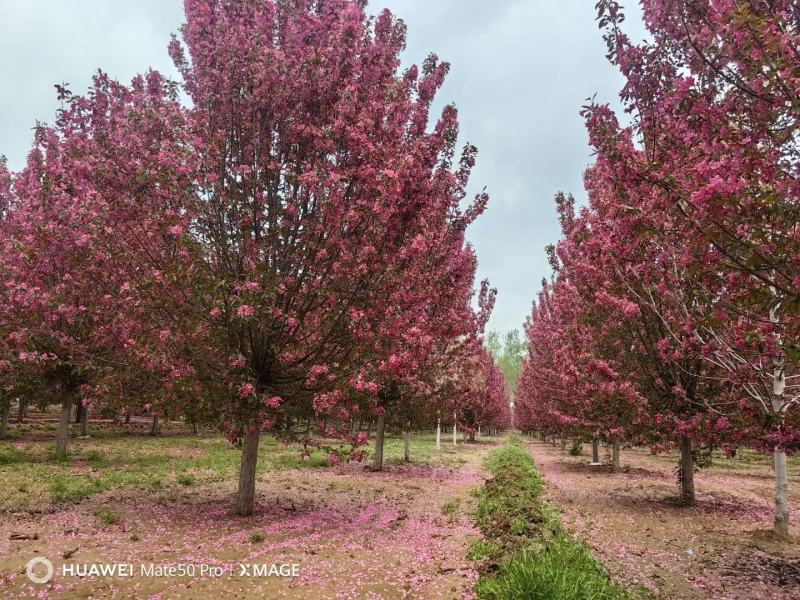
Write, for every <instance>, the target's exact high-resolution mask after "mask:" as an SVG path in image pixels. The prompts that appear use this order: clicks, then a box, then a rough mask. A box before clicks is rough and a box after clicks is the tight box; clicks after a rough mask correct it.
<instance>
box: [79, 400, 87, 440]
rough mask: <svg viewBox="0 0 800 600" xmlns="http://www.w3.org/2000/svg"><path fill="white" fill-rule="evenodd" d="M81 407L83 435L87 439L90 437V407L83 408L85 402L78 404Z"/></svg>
mask: <svg viewBox="0 0 800 600" xmlns="http://www.w3.org/2000/svg"><path fill="white" fill-rule="evenodd" d="M78 404H79V405H80V406H81V435H82V436H83V437H86V436H87V435H89V407H88V406H83V402H78Z"/></svg>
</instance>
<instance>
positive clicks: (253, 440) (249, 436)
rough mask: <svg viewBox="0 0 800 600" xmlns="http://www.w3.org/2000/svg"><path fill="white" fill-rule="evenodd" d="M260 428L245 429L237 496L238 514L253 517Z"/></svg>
mask: <svg viewBox="0 0 800 600" xmlns="http://www.w3.org/2000/svg"><path fill="white" fill-rule="evenodd" d="M260 437H261V430H260V429H259V428H258V427H253V428H252V430H251V428H249V427H245V430H244V444H243V445H242V462H241V466H240V467H239V491H238V492H237V494H236V514H237V515H243V516H246V515H252V514H253V505H254V503H255V497H256V464H257V463H258V440H259V438H260Z"/></svg>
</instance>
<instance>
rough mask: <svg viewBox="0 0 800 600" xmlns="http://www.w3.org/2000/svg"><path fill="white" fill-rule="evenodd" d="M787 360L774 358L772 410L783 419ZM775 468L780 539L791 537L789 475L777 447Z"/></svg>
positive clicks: (775, 318) (772, 318)
mask: <svg viewBox="0 0 800 600" xmlns="http://www.w3.org/2000/svg"><path fill="white" fill-rule="evenodd" d="M779 307H780V304H776V305H775V306H773V307H772V308H771V309H770V311H769V318H770V321H771V322H772V323H777V322H778V321H779V319H778V309H779ZM785 369H786V359H785V357H784V355H783V354H782V353H781V354H780V355H778V356H776V357H775V358H773V368H772V409H773V410H774V411H775V413H776V414H777V415H779V416H780V417H781V418H782V417H783V415H784V414H785V413H784V411H785V409H786V398H785V396H784V394H785V393H786V372H785ZM773 465H774V468H775V515H774V530H775V534H776V535H778V536H779V537H784V538H785V537H788V536H789V473H788V471H787V467H786V453H785V452H783V451H782V450H781V449H780V448H778V447H776V448H775V451H774V455H773Z"/></svg>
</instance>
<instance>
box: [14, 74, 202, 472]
mask: <svg viewBox="0 0 800 600" xmlns="http://www.w3.org/2000/svg"><path fill="white" fill-rule="evenodd" d="M57 87H59V98H60V99H61V100H62V103H63V104H62V109H61V110H60V111H59V113H58V116H57V120H56V124H55V126H54V127H46V126H43V125H42V126H39V127H37V129H36V135H35V143H34V147H33V150H32V151H31V152H30V154H29V157H28V162H27V166H26V167H25V169H24V170H23V171H22V172H20V173H19V174H17V176H16V177H15V181H14V186H13V196H14V199H13V205H12V210H10V211H9V213H8V215H7V218H6V219H5V221H4V223H3V240H2V241H3V249H4V252H3V256H2V258H0V261H1V262H2V264H1V265H0V270H2V272H3V273H4V275H5V278H6V281H5V290H4V295H3V307H2V310H3V314H4V321H5V323H6V324H7V326H8V327H9V329H10V332H9V333H8V336H7V341H8V342H10V343H11V344H12V346H13V347H14V350H15V352H16V358H17V359H18V360H19V361H22V362H26V363H29V364H30V365H31V366H32V367H33V368H36V369H37V370H38V371H39V373H40V375H41V377H42V379H43V380H44V381H46V382H47V383H48V386H47V388H48V389H49V391H50V393H51V394H53V396H54V397H53V399H54V400H57V401H58V402H60V404H61V416H60V420H59V425H58V429H57V435H56V454H57V455H58V456H62V457H63V456H64V455H65V453H66V446H67V440H68V436H69V416H70V412H71V408H72V406H73V404H74V403H75V402H78V401H79V402H82V403H84V406H86V404H88V403H89V402H90V401H95V400H96V401H101V400H103V399H104V397H105V396H104V393H103V390H104V388H105V387H106V383H107V382H109V381H111V380H113V379H114V378H115V377H117V376H118V375H119V373H120V372H122V371H125V370H128V369H133V370H138V372H139V373H145V372H148V373H154V372H162V373H163V372H172V373H173V375H176V374H177V373H178V372H179V367H176V365H175V364H174V363H173V362H172V361H171V360H170V359H169V357H168V356H166V355H165V354H164V353H163V351H161V350H160V347H161V339H160V338H163V337H164V333H163V332H159V330H158V329H157V328H155V327H154V325H155V323H154V321H153V319H151V318H150V317H149V316H148V315H149V314H150V312H151V311H150V308H151V307H148V306H146V305H145V304H144V302H143V301H142V300H143V298H144V297H145V290H144V285H143V283H144V282H146V281H149V283H150V285H151V288H150V290H149V292H150V293H152V291H153V289H154V288H157V287H158V286H159V281H158V280H159V279H160V278H161V277H162V274H161V273H160V272H158V270H157V269H154V268H147V267H148V266H149V265H150V264H151V263H152V262H156V263H158V262H162V260H161V259H164V258H166V257H168V256H171V255H172V253H173V252H174V244H171V242H170V240H171V236H169V235H168V232H167V231H166V224H165V223H163V222H158V221H156V220H155V219H154V218H153V217H152V215H157V216H158V217H163V216H164V215H167V214H169V210H170V209H169V207H170V205H171V204H172V203H173V202H175V201H176V198H179V197H180V193H181V192H180V190H181V189H183V188H184V187H186V184H187V180H186V179H185V178H183V179H181V178H180V177H179V176H178V174H177V171H178V168H177V163H178V161H177V160H176V159H175V158H174V157H175V156H177V153H176V152H173V151H172V150H171V148H173V147H174V145H175V140H174V139H173V137H172V132H173V131H174V124H175V121H176V119H177V120H180V115H181V109H180V107H179V104H178V103H177V100H176V98H175V89H174V86H172V85H170V84H168V83H167V82H166V81H165V80H164V79H163V78H162V77H161V76H160V75H159V74H158V73H154V72H151V73H149V74H148V75H147V76H145V77H137V78H136V79H135V80H134V81H133V83H132V85H131V86H130V87H126V86H123V85H120V84H118V83H116V82H114V81H112V80H110V79H109V78H108V77H107V76H106V75H104V74H103V73H99V74H98V75H97V76H96V77H95V78H94V83H93V87H92V89H91V90H90V93H89V94H88V95H86V96H73V95H72V94H71V93H70V92H69V91H68V90H66V89H65V88H64V87H61V86H57ZM170 157H172V159H170ZM159 225H160V227H159Z"/></svg>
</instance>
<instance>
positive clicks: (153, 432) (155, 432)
mask: <svg viewBox="0 0 800 600" xmlns="http://www.w3.org/2000/svg"><path fill="white" fill-rule="evenodd" d="M159 433H161V425H159V423H158V414H157V413H156V414H154V415H153V424H152V426H151V427H150V435H158V434H159Z"/></svg>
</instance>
